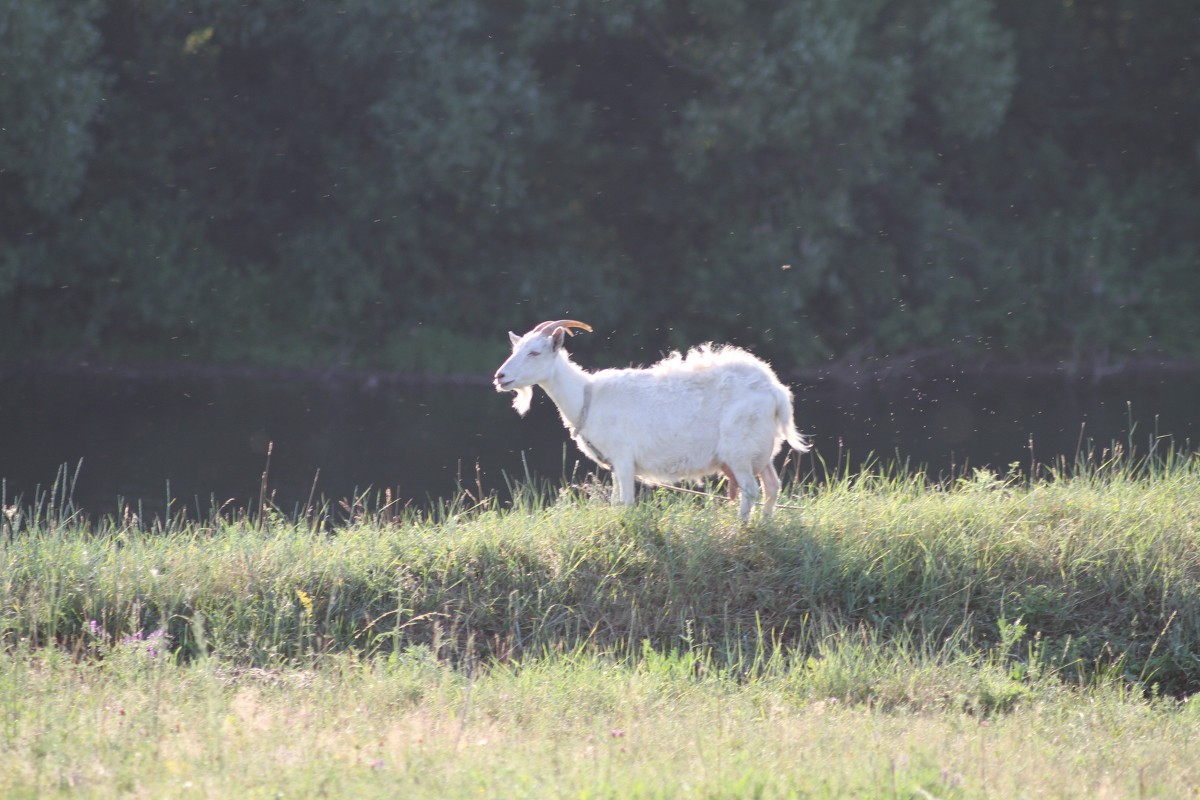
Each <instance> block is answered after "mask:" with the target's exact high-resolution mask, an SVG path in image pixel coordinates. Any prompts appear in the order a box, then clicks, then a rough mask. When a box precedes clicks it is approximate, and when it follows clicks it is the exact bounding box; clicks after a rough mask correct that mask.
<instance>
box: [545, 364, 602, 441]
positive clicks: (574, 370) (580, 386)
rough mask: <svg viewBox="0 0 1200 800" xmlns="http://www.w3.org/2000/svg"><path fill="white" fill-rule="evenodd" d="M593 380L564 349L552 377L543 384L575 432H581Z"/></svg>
mask: <svg viewBox="0 0 1200 800" xmlns="http://www.w3.org/2000/svg"><path fill="white" fill-rule="evenodd" d="M592 380H593V378H592V375H591V374H590V373H588V371H587V370H585V369H584V368H583V367H581V366H579V365H578V364H576V363H575V362H574V361H572V360H571V359H570V358H568V357H567V353H566V351H562V352H561V353H560V354H559V357H558V358H557V359H556V361H555V365H554V369H553V370H552V371H551V373H550V377H548V378H547V379H546V380H545V382H543V383H542V384H541V387H542V389H544V390H545V392H546V394H547V395H548V396H549V397H550V399H551V400H553V401H554V405H556V406H558V413H559V415H560V416H561V417H562V419H563V423H565V424H566V426H567V427H568V428H570V429H571V430H572V431H573V432H575V433H578V432H579V428H580V424H579V423H580V422H581V421H582V420H581V417H582V415H583V407H584V403H585V402H586V398H587V387H588V385H589V384H591V382H592Z"/></svg>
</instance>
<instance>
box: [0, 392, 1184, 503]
mask: <svg viewBox="0 0 1200 800" xmlns="http://www.w3.org/2000/svg"><path fill="white" fill-rule="evenodd" d="M0 377H2V383H0V386H2V391H0V479H2V481H3V485H2V493H3V496H4V498H3V499H4V502H5V503H6V504H8V505H13V504H18V503H19V504H21V505H26V506H27V505H29V504H30V503H32V502H33V500H34V498H35V497H37V496H38V495H39V493H41V492H45V491H46V490H47V489H48V488H49V487H50V486H51V485H52V484H53V483H54V481H55V477H56V475H57V474H59V470H60V468H61V467H63V466H64V465H65V466H66V469H67V472H68V473H69V474H70V476H71V477H72V478H73V479H74V478H75V476H76V474H77V479H74V480H73V489H72V499H73V501H74V503H75V505H76V506H77V507H80V508H82V509H83V510H84V511H85V512H86V513H87V514H89V515H91V516H93V517H94V516H100V515H117V514H120V513H123V511H124V509H125V508H126V507H128V508H131V509H133V510H135V511H137V510H138V508H139V507H140V509H141V513H142V514H143V515H144V516H146V517H151V516H155V515H162V514H163V513H164V512H165V511H167V509H168V507H169V508H170V510H171V512H172V513H177V512H179V511H180V510H186V511H187V512H188V513H189V515H191V516H197V515H199V516H206V515H207V514H208V513H210V511H211V509H212V508H214V507H220V506H226V507H227V508H229V507H232V508H238V507H247V506H250V505H253V504H256V502H257V498H258V496H259V494H260V491H261V486H262V483H263V475H264V472H265V473H266V485H267V494H268V496H269V497H271V498H272V499H273V501H274V503H275V505H276V506H277V507H279V508H280V509H281V510H283V511H284V512H285V513H293V512H294V511H296V510H297V509H298V508H302V507H304V506H305V505H307V503H308V502H309V498H310V497H311V498H314V499H315V500H318V501H320V500H321V499H322V498H323V499H324V500H325V501H326V502H330V503H333V504H335V505H336V503H337V501H339V500H342V499H347V498H353V497H355V496H360V495H363V494H366V495H368V496H370V497H372V498H375V497H377V496H378V495H379V494H380V493H382V492H383V491H384V490H390V492H391V493H392V496H393V497H394V498H396V499H398V500H399V501H400V502H401V503H410V504H414V505H416V506H418V507H427V506H428V505H429V504H430V503H431V502H433V501H435V500H437V499H444V498H448V497H451V496H453V495H454V494H455V493H456V492H457V487H458V486H459V485H462V486H465V487H466V488H468V489H470V490H471V491H472V492H475V491H476V488H477V486H478V485H481V486H482V487H483V490H484V491H485V492H489V493H490V492H495V493H498V494H499V495H500V496H501V498H507V497H508V491H507V484H508V481H510V480H515V479H521V478H522V477H523V476H525V475H526V474H530V475H533V476H534V477H538V478H545V479H549V480H553V481H561V479H562V476H563V475H564V473H567V474H570V473H572V471H574V472H575V474H576V475H577V476H582V475H585V474H586V473H587V472H588V471H589V470H590V469H592V466H591V464H590V462H588V461H587V460H586V459H584V458H582V456H580V455H579V454H578V453H577V451H576V450H575V448H574V445H573V444H572V443H571V442H570V441H569V439H568V437H567V435H566V431H565V430H564V429H563V427H562V424H561V422H560V421H559V419H558V416H557V414H556V412H555V410H554V408H553V406H552V405H551V404H550V403H549V401H548V400H547V399H546V397H545V395H543V394H542V393H541V392H540V391H538V393H537V400H536V401H535V403H534V407H533V409H532V410H531V411H530V413H529V415H528V416H526V417H525V418H520V417H518V416H517V415H516V413H515V412H514V411H513V410H512V408H511V405H510V403H511V395H499V394H497V393H495V392H494V391H493V390H492V389H491V387H490V386H487V385H486V382H485V381H484V380H482V379H481V380H476V381H460V382H456V383H453V384H446V383H437V382H413V381H407V380H392V379H386V378H385V379H380V378H379V377H378V376H369V375H360V374H356V373H338V374H332V375H321V376H305V375H300V374H294V375H289V374H286V373H281V374H270V375H254V374H248V373H236V372H234V373H229V374H224V373H221V372H213V371H202V372H201V373H199V374H181V373H177V372H172V373H168V374H163V375H155V374H153V373H129V372H117V371H113V372H108V371H105V370H95V369H93V370H82V371H78V370H60V371H46V370H39V371H31V370H24V371H21V370H16V371H14V370H9V371H8V372H6V373H4V374H3V375H2V376H0ZM792 385H793V389H794V391H795V394H796V421H797V425H798V427H799V428H800V429H801V430H802V431H804V432H806V433H808V434H811V435H812V436H813V438H814V441H815V443H816V446H817V454H818V455H819V457H820V458H821V459H823V460H824V462H825V463H826V464H827V465H829V466H830V467H832V466H835V465H837V464H838V463H839V462H840V463H841V464H847V463H848V464H850V465H851V466H858V465H860V464H861V463H862V462H864V461H865V460H867V459H868V457H874V458H876V459H878V460H880V461H883V462H889V461H897V460H906V461H907V462H909V463H910V464H911V465H914V466H917V465H919V466H922V467H924V468H925V469H926V470H927V471H928V472H929V474H930V475H932V476H934V477H938V476H942V477H944V476H948V475H954V474H959V473H960V472H961V471H962V470H963V468H964V466H966V467H967V468H971V467H983V466H990V467H992V468H995V469H997V470H999V471H1001V472H1003V471H1005V470H1006V469H1007V466H1008V465H1009V464H1011V463H1014V462H1016V463H1018V464H1020V465H1021V466H1022V468H1023V469H1026V470H1027V469H1028V466H1029V464H1030V463H1031V462H1033V461H1037V462H1040V463H1043V464H1044V463H1050V462H1054V461H1055V460H1056V459H1057V458H1058V457H1059V456H1066V457H1068V458H1069V459H1074V457H1075V455H1076V454H1077V453H1078V452H1080V451H1081V449H1086V448H1088V447H1089V446H1090V447H1092V448H1094V449H1095V450H1096V451H1097V452H1100V451H1102V450H1103V448H1105V447H1107V446H1108V445H1110V444H1111V443H1112V442H1120V443H1123V444H1129V443H1132V444H1133V445H1134V446H1135V447H1136V448H1137V450H1138V451H1139V452H1142V453H1145V452H1146V451H1147V450H1148V449H1149V448H1150V447H1151V446H1155V441H1156V440H1158V444H1157V446H1159V447H1163V446H1164V444H1165V442H1163V441H1162V439H1163V437H1168V436H1169V437H1172V440H1173V442H1174V444H1175V445H1176V446H1177V447H1180V448H1190V447H1191V446H1192V444H1193V443H1194V442H1196V441H1197V439H1198V437H1200V428H1198V423H1197V409H1200V373H1195V372H1183V371H1173V370H1159V371H1141V372H1137V373H1125V374H1120V375H1116V376H1111V377H1108V378H1104V379H1099V380H1096V379H1093V378H1087V377H1077V378H1072V377H1068V376H1065V375H1063V374H1055V373H1053V372H1045V371H1043V372H1040V373H1039V374H1036V375H1035V374H1021V373H1020V372H1014V371H1012V370H1004V371H1000V372H996V373H991V374H984V373H981V372H976V373H971V374H966V373H958V374H955V373H953V372H944V373H943V374H941V375H940V376H926V377H902V378H892V379H881V378H877V377H867V376H864V377H863V378H862V379H861V380H858V381H854V380H849V381H847V380H839V381H832V380H826V381H820V382H817V383H815V384H811V385H805V384H802V383H793V384H792ZM1031 443H1032V452H1031ZM268 450H270V455H269V457H268ZM781 458H782V457H781ZM810 459H811V457H809V456H805V458H804V461H803V462H802V464H801V467H802V469H801V471H802V472H804V471H807V470H808V469H809V468H810V467H811V466H812V465H813V462H812V461H811V460H810ZM793 469H794V467H793V468H789V470H788V472H789V474H793ZM374 502H375V504H376V505H377V503H378V501H377V500H376V501H374Z"/></svg>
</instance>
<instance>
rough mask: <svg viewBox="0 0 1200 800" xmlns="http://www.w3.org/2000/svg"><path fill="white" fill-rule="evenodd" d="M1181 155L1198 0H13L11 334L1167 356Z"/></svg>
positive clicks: (4, 326) (202, 348)
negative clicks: (573, 331) (525, 332)
mask: <svg viewBox="0 0 1200 800" xmlns="http://www.w3.org/2000/svg"><path fill="white" fill-rule="evenodd" d="M1198 165H1200V10H1198V9H1197V6H1196V3H1195V0H1157V1H1156V2H1153V3H1147V2H1144V0H1004V2H998V0H994V1H989V0H904V1H903V2H901V1H900V0H856V1H855V2H846V0H789V2H786V3H782V2H762V1H761V0H630V2H625V3H601V2H596V0H559V2H557V3H556V4H553V5H551V4H548V3H542V2H530V1H529V0H339V1H338V2H332V1H327V0H309V2H297V0H257V1H256V2H252V3H248V2H245V1H244V0H5V2H4V3H3V4H0V342H3V345H2V346H0V357H2V358H5V359H8V360H13V359H19V360H36V359H63V358H71V359H76V358H85V359H93V360H95V359H101V360H103V359H108V360H169V359H176V358H180V357H183V356H185V355H186V356H189V357H191V358H193V359H196V360H208V361H242V362H253V363H274V364H302V363H329V362H334V363H350V364H375V365H379V366H397V365H403V364H408V365H410V366H411V365H413V364H414V363H415V362H413V361H412V355H413V353H414V352H427V353H443V354H445V357H446V359H447V360H448V361H452V362H454V363H450V364H447V368H448V369H454V368H455V367H456V366H466V367H468V368H480V367H482V366H486V365H488V364H490V363H491V362H492V360H493V356H494V352H493V351H491V350H490V349H488V348H477V347H474V346H473V345H472V341H473V340H477V341H486V342H489V343H494V345H495V347H497V348H500V349H501V350H502V349H503V348H504V345H505V342H506V338H505V337H504V335H503V331H504V330H505V329H508V328H517V329H519V328H522V327H523V326H526V325H529V324H532V323H535V322H538V321H540V320H541V319H544V318H547V317H557V316H567V315H569V316H574V317H577V318H581V319H586V320H587V321H589V322H591V323H593V324H594V325H596V326H597V329H598V330H600V331H613V333H612V336H611V338H610V339H608V340H597V341H596V342H595V343H594V344H593V345H591V347H593V348H594V349H593V353H592V356H591V359H590V360H592V361H593V363H595V362H596V361H599V360H602V359H603V358H604V357H605V356H604V352H603V351H604V350H605V349H606V348H607V349H608V351H609V354H610V355H609V357H612V358H614V359H616V360H619V359H620V358H622V357H623V358H626V359H627V358H628V357H629V354H630V353H631V352H632V353H642V351H643V350H646V351H649V353H648V354H647V355H646V356H645V357H646V358H650V357H653V356H654V355H656V354H657V353H658V351H661V350H663V349H666V348H669V347H675V346H681V345H685V344H689V343H692V342H695V341H698V340H702V339H708V338H716V339H722V340H732V341H736V342H739V343H742V344H745V345H748V346H752V347H754V348H755V349H756V350H758V351H759V352H761V353H763V354H764V355H767V356H768V357H770V358H772V359H774V360H776V362H777V363H778V364H779V365H780V366H782V367H784V368H786V367H787V366H788V365H803V364H816V363H820V362H822V361H824V360H827V359H864V358H874V357H882V356H888V355H896V354H904V353H912V352H917V351H920V352H924V351H933V352H939V353H946V354H951V355H957V356H964V355H965V356H970V355H972V354H978V353H982V352H984V351H987V352H989V353H993V354H998V355H999V356H1000V357H1006V358H1013V359H1031V358H1075V359H1077V358H1087V359H1093V358H1094V359H1100V360H1115V359H1118V358H1121V357H1123V356H1124V355H1126V354H1128V353H1131V352H1136V353H1153V354H1161V355H1171V356H1195V355H1197V354H1200V313H1197V311H1196V309H1197V307H1200V166H1198ZM489 346H490V345H489ZM485 350H486V351H487V352H486V358H483V357H482V356H481V353H482V352H483V351H485Z"/></svg>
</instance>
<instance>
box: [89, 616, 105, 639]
mask: <svg viewBox="0 0 1200 800" xmlns="http://www.w3.org/2000/svg"><path fill="white" fill-rule="evenodd" d="M87 629H88V633H90V634H91V635H92V636H96V637H99V636H100V632H101V630H102V629H101V627H100V623H99V622H97V621H96V620H94V619H89V620H88V624H87Z"/></svg>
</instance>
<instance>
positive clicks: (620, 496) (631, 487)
mask: <svg viewBox="0 0 1200 800" xmlns="http://www.w3.org/2000/svg"><path fill="white" fill-rule="evenodd" d="M612 474H613V495H612V504H613V505H614V506H622V505H623V506H631V505H633V501H634V497H635V494H634V492H635V489H636V486H635V483H634V478H633V464H628V463H626V464H613V467H612Z"/></svg>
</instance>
